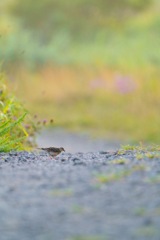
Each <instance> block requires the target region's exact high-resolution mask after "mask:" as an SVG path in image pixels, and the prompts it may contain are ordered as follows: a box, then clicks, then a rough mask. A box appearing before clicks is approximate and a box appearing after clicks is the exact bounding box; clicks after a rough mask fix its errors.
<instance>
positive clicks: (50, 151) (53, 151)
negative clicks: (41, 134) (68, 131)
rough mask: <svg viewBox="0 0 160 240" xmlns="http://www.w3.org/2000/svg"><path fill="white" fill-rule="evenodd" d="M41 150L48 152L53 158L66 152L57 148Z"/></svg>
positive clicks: (61, 148)
mask: <svg viewBox="0 0 160 240" xmlns="http://www.w3.org/2000/svg"><path fill="white" fill-rule="evenodd" d="M39 149H41V150H44V151H46V152H47V153H49V155H51V156H52V157H56V156H57V155H58V154H60V153H61V152H65V150H64V148H63V147H60V148H56V147H49V148H39Z"/></svg>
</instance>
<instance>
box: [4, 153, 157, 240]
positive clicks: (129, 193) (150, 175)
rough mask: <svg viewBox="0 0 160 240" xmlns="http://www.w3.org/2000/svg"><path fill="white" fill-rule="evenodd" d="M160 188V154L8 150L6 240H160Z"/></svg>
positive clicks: (5, 212)
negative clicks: (53, 156) (58, 153)
mask: <svg viewBox="0 0 160 240" xmlns="http://www.w3.org/2000/svg"><path fill="white" fill-rule="evenodd" d="M139 155H140V156H141V158H139V157H138V156H139ZM159 185H160V153H159V152H152V153H150V154H148V153H147V154H146V152H145V151H143V152H142V151H141V152H138V151H135V150H134V151H125V152H123V153H120V152H119V153H118V152H117V151H115V152H113V151H111V152H108V151H101V152H87V153H82V152H78V153H74V154H71V153H67V152H65V153H61V154H60V155H58V156H57V157H56V158H55V159H53V158H52V157H50V156H49V155H48V154H47V153H46V152H44V151H40V152H39V151H35V152H26V151H23V152H15V151H13V152H10V153H1V154H0V240H30V239H34V240H115V239H122V240H132V239H133V240H147V239H148V240H151V239H152V240H159V239H160V187H159Z"/></svg>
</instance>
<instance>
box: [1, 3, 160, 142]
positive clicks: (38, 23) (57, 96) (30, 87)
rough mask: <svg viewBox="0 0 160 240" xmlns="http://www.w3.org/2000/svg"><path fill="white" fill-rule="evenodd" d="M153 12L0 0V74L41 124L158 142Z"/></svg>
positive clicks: (150, 8) (159, 43) (154, 6)
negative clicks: (49, 122) (50, 122)
mask: <svg viewBox="0 0 160 240" xmlns="http://www.w3.org/2000/svg"><path fill="white" fill-rule="evenodd" d="M159 12H160V1H159V0H121V1H119V0H98V1H97V0H67V1H66V0H34V1H32V0H27V1H26V0H1V1H0V64H1V70H2V71H5V73H6V74H7V78H8V84H9V85H10V88H11V89H12V91H14V92H15V93H16V95H17V96H18V97H19V98H20V99H21V100H22V101H23V102H24V104H25V106H26V108H28V109H29V111H30V112H31V114H32V115H33V116H34V115H37V116H38V117H39V118H41V119H44V123H45V119H46V120H48V119H54V126H53V127H55V126H58V127H63V128H68V129H71V130H74V131H75V130H77V131H81V132H90V133H92V134H94V135H96V136H103V137H107V138H110V139H120V140H122V141H124V140H125V141H128V142H134V143H139V142H142V143H146V142H148V143H159V142H160V14H159Z"/></svg>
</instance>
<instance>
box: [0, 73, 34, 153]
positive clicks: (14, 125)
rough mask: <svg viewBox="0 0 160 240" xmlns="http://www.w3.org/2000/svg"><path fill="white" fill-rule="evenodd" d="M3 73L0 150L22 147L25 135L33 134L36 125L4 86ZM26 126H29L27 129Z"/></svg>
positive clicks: (0, 84)
mask: <svg viewBox="0 0 160 240" xmlns="http://www.w3.org/2000/svg"><path fill="white" fill-rule="evenodd" d="M5 83H6V79H5V75H4V74H1V75H0V152H7V151H10V150H12V149H23V148H25V147H26V146H27V141H28V140H27V137H28V136H29V135H34V133H35V130H36V127H35V125H34V124H33V122H32V121H31V119H30V118H29V117H28V118H26V115H27V111H26V110H25V109H24V108H23V106H22V104H21V103H20V102H19V101H18V100H17V99H16V98H15V97H13V96H12V95H11V94H10V93H9V91H8V89H7V87H6V84H5ZM27 124H28V125H27ZM27 126H30V128H28V130H27Z"/></svg>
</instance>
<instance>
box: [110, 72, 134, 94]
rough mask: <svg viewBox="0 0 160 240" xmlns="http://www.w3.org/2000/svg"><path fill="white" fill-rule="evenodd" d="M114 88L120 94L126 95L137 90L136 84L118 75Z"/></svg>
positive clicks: (130, 79)
mask: <svg viewBox="0 0 160 240" xmlns="http://www.w3.org/2000/svg"><path fill="white" fill-rule="evenodd" d="M115 87H116V89H117V91H118V92H119V93H121V94H128V93H131V92H133V91H135V90H136V89H137V84H136V82H135V81H134V80H133V78H131V77H129V76H122V75H118V76H117V77H116V79H115Z"/></svg>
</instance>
